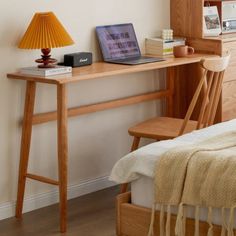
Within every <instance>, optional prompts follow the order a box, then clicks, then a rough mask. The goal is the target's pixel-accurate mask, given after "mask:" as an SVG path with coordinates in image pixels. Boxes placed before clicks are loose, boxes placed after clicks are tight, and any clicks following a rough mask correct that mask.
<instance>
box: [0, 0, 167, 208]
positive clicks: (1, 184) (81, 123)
mask: <svg viewBox="0 0 236 236" xmlns="http://www.w3.org/2000/svg"><path fill="white" fill-rule="evenodd" d="M0 9H1V10H0V11H1V14H0V52H1V66H0V80H1V83H0V111H1V114H0V173H1V175H0V210H1V207H2V208H4V206H6V205H7V204H8V206H10V204H11V202H14V200H15V199H16V189H17V175H18V162H19V150H20V135H21V126H20V120H21V118H22V114H23V104H24V92H25V83H24V82H21V81H10V80H8V79H7V78H6V73H8V72H13V71H15V70H16V69H17V68H20V67H24V66H29V65H33V64H34V63H33V60H34V59H36V58H38V57H39V56H40V51H38V50H35V51H33V50H29V51H28V50H20V49H18V48H17V47H16V45H17V42H19V40H20V38H21V37H22V35H23V33H24V31H25V30H26V28H27V26H28V24H29V22H30V20H31V18H32V16H33V14H34V13H35V12H37V11H54V13H55V14H56V15H57V17H58V18H59V19H60V20H61V22H62V23H63V25H64V26H65V28H66V29H67V31H68V32H69V33H70V35H71V36H72V38H73V39H74V41H75V45H74V46H70V47H65V48H59V49H53V51H52V54H53V56H54V57H56V58H57V59H59V60H61V59H62V55H63V54H65V53H70V52H77V51H92V52H93V53H94V55H95V59H96V60H97V59H99V58H100V55H99V51H98V44H97V42H96V38H95V32H94V27H95V26H96V25H104V24H114V23H125V22H132V23H134V27H135V30H136V34H137V37H138V40H139V43H140V46H141V49H142V50H143V49H144V39H145V37H147V36H156V35H157V34H158V31H159V30H160V29H162V28H166V27H168V26H169V1H166V0H128V1H127V0H119V1H117V0H87V1H84V0H67V1H66V0H60V1H58V0H50V1H48V0H38V1H34V0H21V1H19V0H11V1H1V2H0ZM154 75H155V73H154V72H148V73H140V74H133V75H129V76H128V75H124V76H115V77H113V78H104V79H102V80H99V81H93V80H91V81H86V82H80V83H77V84H73V85H71V86H69V104H70V106H76V105H82V104H90V103H93V102H99V101H105V100H109V99H114V98H120V97H123V96H129V95H133V94H139V93H143V92H147V91H151V90H153V89H155V86H156V85H157V84H158V83H157V81H156V80H155V79H154ZM147 77H150V79H147ZM55 108H56V89H55V87H53V86H50V85H40V86H38V88H37V96H36V108H35V110H36V112H39V111H41V112H43V111H50V110H55ZM156 108H157V107H156V103H154V102H149V103H145V104H138V105H134V106H129V107H123V108H119V109H113V110H107V111H103V112H99V113H93V114H89V115H84V116H81V117H76V118H72V119H70V121H69V185H70V186H80V183H83V182H84V181H90V180H93V179H97V178H100V177H103V176H107V175H109V172H110V170H111V168H112V166H113V165H114V163H115V162H116V160H118V159H119V158H120V157H121V156H123V155H124V154H126V153H128V152H129V149H130V145H131V138H130V137H129V136H128V134H127V128H128V127H129V126H130V125H132V124H134V123H136V122H138V121H142V120H144V119H145V118H147V117H151V116H154V115H155V114H156V111H157V109H156ZM29 169H30V172H31V173H36V174H37V173H40V174H43V175H46V176H48V177H52V178H57V156H56V123H55V122H51V123H48V124H44V125H39V126H35V127H34V128H33V139H32V149H31V153H30V164H29ZM88 183H90V182H88ZM98 184H99V181H98ZM101 187H102V185H101ZM91 188H92V190H93V187H91ZM95 189H96V187H95V188H94V190H95ZM54 190H56V188H54V187H51V186H47V185H44V184H40V183H36V182H33V181H28V184H27V192H26V197H30V196H33V197H34V196H36V195H37V194H45V193H47V192H50V191H54ZM85 192H86V191H85ZM72 195H73V194H72ZM72 195H71V196H72ZM77 195H78V194H77ZM40 196H41V195H40ZM73 196H76V194H74V195H73ZM35 207H36V206H35ZM31 208H32V207H31Z"/></svg>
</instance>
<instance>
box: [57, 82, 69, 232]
mask: <svg viewBox="0 0 236 236" xmlns="http://www.w3.org/2000/svg"><path fill="white" fill-rule="evenodd" d="M57 137H58V167H59V170H58V171H59V193H60V229H61V232H62V233H63V232H66V226H67V224H66V220H67V165H68V141H67V94H66V85H57Z"/></svg>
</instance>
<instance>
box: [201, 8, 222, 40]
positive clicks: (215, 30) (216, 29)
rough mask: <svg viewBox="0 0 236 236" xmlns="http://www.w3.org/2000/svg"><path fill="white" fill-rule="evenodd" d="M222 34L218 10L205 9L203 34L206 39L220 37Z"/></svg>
mask: <svg viewBox="0 0 236 236" xmlns="http://www.w3.org/2000/svg"><path fill="white" fill-rule="evenodd" d="M221 32H222V29H221V23H220V18H219V13H218V9H217V7H216V6H206V7H204V8H203V34H204V36H205V37H210V36H219V35H220V34H221Z"/></svg>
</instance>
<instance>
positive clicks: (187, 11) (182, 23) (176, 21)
mask: <svg viewBox="0 0 236 236" xmlns="http://www.w3.org/2000/svg"><path fill="white" fill-rule="evenodd" d="M203 3H204V1H203V0H198V1H196V0H171V1H170V4H171V5H170V11H171V14H170V15H171V18H170V23H171V29H173V30H174V34H175V35H178V36H184V37H193V38H202V36H203V30H202V29H203V28H202V24H203V20H202V14H203Z"/></svg>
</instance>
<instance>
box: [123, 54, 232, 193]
mask: <svg viewBox="0 0 236 236" xmlns="http://www.w3.org/2000/svg"><path fill="white" fill-rule="evenodd" d="M229 59H230V55H228V56H225V57H221V58H220V57H219V58H214V59H213V58H209V59H205V60H202V61H201V66H202V67H203V69H204V73H203V76H202V78H201V79H200V81H199V84H198V86H197V89H196V91H195V93H194V96H193V98H192V101H191V103H190V105H189V108H188V110H187V113H186V115H185V118H184V119H177V118H171V117H156V118H153V119H149V120H146V121H144V122H142V123H139V124H137V125H135V126H134V127H131V128H129V130H128V132H129V134H130V135H131V136H133V137H134V139H133V144H132V147H131V151H134V150H136V149H137V148H138V146H139V142H140V139H141V138H150V139H154V140H157V141H160V140H166V139H172V138H175V137H178V136H180V135H182V134H184V133H188V132H191V131H193V130H196V129H201V128H205V127H207V126H210V125H212V124H213V123H214V119H215V115H216V110H217V106H218V103H219V101H220V96H221V91H222V82H223V77H224V71H225V69H226V68H227V66H228V64H229ZM201 92H203V98H202V100H201V105H200V112H199V116H198V120H197V121H195V120H190V118H191V115H192V113H193V111H194V108H195V106H196V104H197V101H198V98H199V96H200V94H201ZM126 189H127V184H123V185H122V186H121V192H125V191H126Z"/></svg>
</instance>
